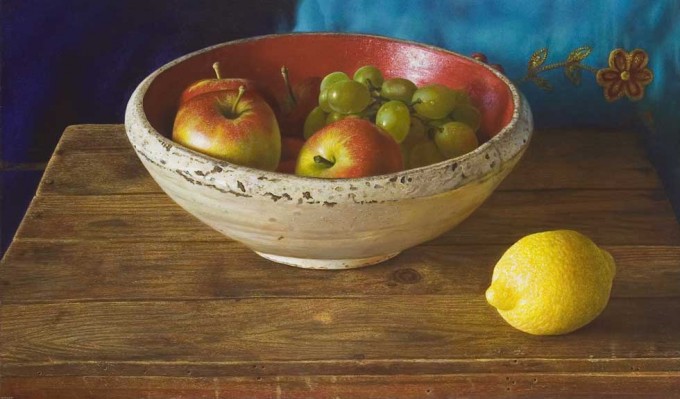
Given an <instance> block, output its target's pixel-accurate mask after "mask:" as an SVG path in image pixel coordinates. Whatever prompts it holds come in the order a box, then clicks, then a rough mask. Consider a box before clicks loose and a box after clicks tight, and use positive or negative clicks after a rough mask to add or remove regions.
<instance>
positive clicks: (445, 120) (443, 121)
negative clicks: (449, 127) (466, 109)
mask: <svg viewBox="0 0 680 399" xmlns="http://www.w3.org/2000/svg"><path fill="white" fill-rule="evenodd" d="M449 122H453V119H451V118H449V117H448V116H447V117H446V118H441V119H435V120H432V121H427V126H429V127H434V128H437V127H442V126H444V125H445V124H447V123H449Z"/></svg>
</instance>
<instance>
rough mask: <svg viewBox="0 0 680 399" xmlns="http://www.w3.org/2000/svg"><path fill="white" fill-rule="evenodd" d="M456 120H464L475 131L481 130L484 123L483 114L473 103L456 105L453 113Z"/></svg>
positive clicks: (452, 115)
mask: <svg viewBox="0 0 680 399" xmlns="http://www.w3.org/2000/svg"><path fill="white" fill-rule="evenodd" d="M451 117H452V118H453V120H454V121H458V122H463V123H464V124H466V125H468V126H470V127H471V128H472V130H473V131H475V132H476V131H477V130H479V126H480V125H481V123H482V114H481V113H480V112H479V110H478V109H477V108H475V107H474V106H472V105H461V106H458V107H456V108H455V109H454V110H453V112H452V113H451Z"/></svg>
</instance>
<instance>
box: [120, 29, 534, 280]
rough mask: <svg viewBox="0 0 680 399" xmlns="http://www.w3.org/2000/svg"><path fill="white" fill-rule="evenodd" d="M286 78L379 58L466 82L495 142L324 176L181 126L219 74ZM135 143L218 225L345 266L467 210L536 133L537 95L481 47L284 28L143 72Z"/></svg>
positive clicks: (403, 245)
mask: <svg viewBox="0 0 680 399" xmlns="http://www.w3.org/2000/svg"><path fill="white" fill-rule="evenodd" d="M215 61H219V62H220V64H221V68H222V75H223V76H224V77H241V78H250V79H254V80H256V81H258V82H260V83H261V84H262V85H263V86H264V87H272V88H274V87H278V86H280V80H281V76H280V68H281V66H282V65H286V66H287V67H288V69H289V72H290V77H291V80H292V81H294V82H295V81H296V80H300V79H303V78H305V77H311V76H319V77H323V76H324V75H326V74H327V73H329V72H332V71H335V70H341V71H345V72H347V73H349V74H351V73H353V71H355V70H356V69H357V68H358V67H360V66H362V65H366V64H372V65H375V66H377V67H378V68H380V69H381V70H382V71H383V73H384V74H385V76H387V77H393V76H401V77H406V78H409V79H411V80H412V81H414V82H415V83H416V84H417V85H421V84H425V83H435V82H436V83H441V84H445V85H447V86H449V87H452V88H464V89H465V90H467V91H468V92H469V93H470V95H471V98H472V101H473V102H474V103H475V104H476V105H477V106H478V107H479V108H480V110H481V112H482V115H483V120H482V127H481V128H480V134H481V137H482V141H483V142H484V143H483V144H482V145H480V147H479V148H477V149H476V150H475V151H473V152H470V153H468V154H465V155H463V156H461V157H458V158H455V159H450V160H447V161H444V162H440V163H437V164H433V165H430V166H426V167H421V168H416V169H410V170H405V171H402V172H399V173H394V174H389V175H381V176H372V177H366V178H354V179H316V178H305V177H299V176H294V175H289V174H282V173H275V172H268V171H263V170H258V169H253V168H248V167H244V166H239V165H234V164H231V163H229V162H225V161H221V160H217V159H214V158H212V157H209V156H205V155H202V154H200V153H197V152H194V151H192V150H189V149H187V148H184V147H182V146H181V145H178V144H176V143H174V142H173V141H172V140H171V139H170V137H171V132H172V124H173V120H174V116H175V113H176V111H177V103H178V99H179V97H180V94H181V92H182V91H183V90H184V88H186V87H187V86H188V85H189V84H190V83H192V82H194V81H196V80H199V79H204V78H208V77H211V76H212V69H211V65H212V64H213V62H215ZM125 127H126V131H127V135H128V137H129V140H130V142H131V143H132V146H133V147H134V150H135V151H136V153H137V155H138V156H139V159H140V160H141V161H142V163H143V164H144V166H145V167H146V168H147V170H148V171H149V173H150V174H151V176H152V177H153V178H154V179H155V181H156V182H157V183H158V185H159V186H160V187H161V188H162V189H163V190H164V191H165V192H166V193H167V195H169V196H170V197H171V198H172V199H173V200H174V201H175V202H176V203H177V204H179V205H180V206H181V207H182V208H184V209H185V210H186V211H187V212H189V213H191V214H192V215H194V216H195V217H196V218H198V219H199V220H201V221H203V222H204V223H206V224H207V225H209V226H211V227H213V228H214V229H216V230H218V231H220V232H221V233H223V234H224V235H226V236H228V237H230V238H232V239H234V240H237V241H239V242H241V243H243V244H244V245H246V246H248V247H249V248H251V249H252V250H253V251H255V252H256V253H258V254H260V255H261V256H263V257H265V258H267V259H270V260H273V261H275V262H278V263H283V264H287V265H292V266H298V267H304V268H316V269H345V268H354V267H361V266H367V265H371V264H375V263H378V262H381V261H384V260H386V259H389V258H391V257H393V256H395V255H397V254H399V253H400V252H401V251H403V250H405V249H407V248H410V247H413V246H416V245H418V244H420V243H423V242H426V241H428V240H432V239H434V238H435V237H437V236H439V235H441V234H442V233H444V232H446V231H448V230H450V229H452V228H454V227H455V226H456V225H457V224H459V223H460V222H461V221H462V220H464V219H465V218H467V217H468V216H469V215H470V214H471V213H472V212H474V210H475V209H477V207H479V206H480V205H481V204H482V202H484V200H485V199H486V198H488V197H489V195H490V194H491V193H492V192H493V190H494V189H495V188H496V187H497V186H498V184H499V183H500V182H501V181H502V180H503V179H504V178H505V177H506V176H507V175H508V173H510V171H511V170H512V169H513V167H514V166H515V164H516V163H517V162H518V160H519V159H520V157H521V156H522V154H523V153H524V151H525V149H526V147H527V146H528V144H529V140H530V137H531V134H532V127H533V126H532V118H531V111H530V109H529V105H528V104H527V102H526V100H525V99H524V98H523V97H522V96H521V95H520V93H519V92H518V91H517V89H516V88H515V87H514V86H513V85H512V84H511V83H510V81H509V80H508V79H507V78H506V77H505V76H503V75H502V74H500V73H499V72H497V71H496V70H494V69H493V68H490V67H489V66H487V65H485V64H483V63H481V62H478V61H476V60H474V59H471V58H468V57H464V56H462V55H459V54H456V53H453V52H450V51H446V50H442V49H439V48H435V47H431V46H426V45H422V44H418V43H414V42H407V41H402V40H395V39H391V38H386V37H378V36H370V35H357V34H334V33H308V34H303V33H300V34H281V35H269V36H261V37H255V38H250V39H245V40H238V41H233V42H228V43H224V44H220V45H217V46H213V47H210V48H206V49H203V50H200V51H197V52H194V53H191V54H189V55H186V56H184V57H181V58H179V59H177V60H175V61H172V62H170V63H168V64H167V65H165V66H163V67H161V68H159V69H158V70H156V71H155V72H153V73H152V74H151V75H149V76H148V77H147V78H146V79H145V80H144V81H143V82H141V83H140V84H139V86H138V87H137V89H136V90H135V91H134V93H133V94H132V96H131V98H130V101H129V103H128V106H127V110H126V115H125Z"/></svg>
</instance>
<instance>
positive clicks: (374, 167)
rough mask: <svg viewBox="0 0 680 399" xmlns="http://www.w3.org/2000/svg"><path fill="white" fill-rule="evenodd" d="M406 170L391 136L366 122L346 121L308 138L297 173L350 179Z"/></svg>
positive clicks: (353, 119) (340, 121)
mask: <svg viewBox="0 0 680 399" xmlns="http://www.w3.org/2000/svg"><path fill="white" fill-rule="evenodd" d="M403 169H404V161H403V158H402V154H401V148H400V147H399V144H397V142H396V141H394V139H393V138H392V136H390V135H389V133H387V132H385V131H384V130H383V129H381V128H380V127H378V126H376V125H375V124H373V123H371V122H370V121H367V120H365V119H359V118H346V119H341V120H339V121H337V122H333V123H331V124H330V125H326V126H325V127H323V128H322V129H321V130H319V131H317V132H316V133H314V134H313V135H312V136H311V137H310V138H309V139H307V141H306V142H305V145H304V146H302V149H301V150H300V155H299V156H298V162H297V165H296V167H295V174H297V175H301V176H310V177H322V178H350V177H365V176H374V175H382V174H387V173H393V172H399V171H401V170H403Z"/></svg>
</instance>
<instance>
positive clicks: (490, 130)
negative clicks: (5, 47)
mask: <svg viewBox="0 0 680 399" xmlns="http://www.w3.org/2000/svg"><path fill="white" fill-rule="evenodd" d="M216 61H219V62H220V69H221V73H222V75H223V77H234V78H249V79H253V80H256V81H257V82H258V83H260V84H261V86H262V87H264V88H266V89H267V90H269V91H270V92H271V93H269V95H270V96H271V95H272V94H273V93H274V95H276V94H275V93H283V92H284V85H283V81H282V79H281V73H280V69H281V66H283V65H285V66H286V67H287V68H288V70H289V75H290V78H291V81H292V83H293V84H295V83H296V82H299V81H301V80H303V79H305V78H307V77H312V76H318V77H323V76H324V75H326V74H328V73H330V72H333V71H344V72H346V73H347V74H349V75H350V76H351V75H352V74H353V73H354V71H355V70H356V69H357V68H359V67H361V66H362V65H367V64H371V65H375V66H377V67H378V68H380V69H381V70H382V71H383V74H384V75H385V77H386V78H390V77H405V78H408V79H410V80H412V81H413V82H414V83H416V84H417V85H422V84H427V83H440V84H444V85H447V86H449V87H451V88H459V89H465V90H466V91H467V92H468V93H469V94H470V96H471V98H472V101H473V102H474V104H475V105H476V106H477V107H479V109H480V111H481V113H482V125H481V128H480V133H481V136H482V138H485V139H488V138H490V137H493V136H494V135H495V134H496V133H498V132H499V131H500V130H501V129H502V128H503V127H504V126H505V125H507V124H508V123H509V122H510V120H511V119H512V113H513V102H512V96H511V93H510V90H509V89H508V87H507V86H506V85H505V83H504V82H503V81H502V80H500V79H499V78H498V77H497V76H495V75H494V74H493V73H492V72H490V71H489V70H487V69H486V68H483V67H480V66H479V65H478V64H476V63H475V62H473V61H470V60H468V59H466V58H463V57H459V56H456V55H453V54H451V53H449V52H446V51H443V50H438V49H433V48H430V47H427V46H422V45H419V44H416V43H407V42H402V41H394V40H391V39H388V38H382V37H374V36H361V35H345V34H291V35H278V36H266V37H261V38H255V39H250V40H244V41H239V42H233V43H230V44H227V45H224V46H221V47H219V48H216V49H214V50H211V51H207V52H204V53H201V54H199V55H196V56H194V57H191V58H189V59H187V60H185V61H183V62H180V63H178V64H176V65H174V66H172V67H171V68H169V69H167V70H165V71H164V72H163V73H161V74H160V75H158V76H157V77H156V79H154V82H153V83H152V84H151V85H150V87H149V89H148V91H147V93H146V95H145V97H144V110H145V112H146V115H147V118H148V119H149V122H150V123H151V125H152V126H153V127H154V128H155V129H156V130H158V131H159V132H160V133H161V134H163V135H165V136H166V137H170V136H171V133H172V124H173V121H174V117H175V113H176V111H177V105H178V104H177V103H178V99H179V97H180V94H181V93H182V91H183V90H184V89H185V88H186V87H187V86H188V85H189V84H191V83H193V82H194V81H196V80H200V79H205V78H213V77H214V73H213V70H212V64H213V63H214V62H216Z"/></svg>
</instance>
